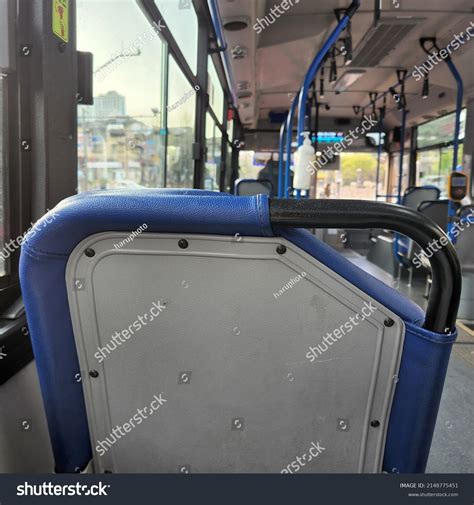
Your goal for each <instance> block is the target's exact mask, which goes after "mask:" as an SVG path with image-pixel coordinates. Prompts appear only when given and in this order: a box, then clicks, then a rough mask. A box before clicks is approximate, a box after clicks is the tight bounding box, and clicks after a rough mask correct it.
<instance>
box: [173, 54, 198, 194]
mask: <svg viewBox="0 0 474 505" xmlns="http://www.w3.org/2000/svg"><path fill="white" fill-rule="evenodd" d="M196 91H197V90H195V89H194V88H193V87H192V86H191V84H189V82H188V81H187V80H186V78H185V77H184V75H183V73H182V72H181V70H180V69H179V68H178V65H177V64H176V62H175V61H174V59H173V58H172V57H171V56H170V58H169V81H168V105H167V110H168V152H167V164H166V165H167V175H166V186H167V187H169V188H192V187H193V177H194V165H193V153H192V146H193V142H194V118H195V114H196Z"/></svg>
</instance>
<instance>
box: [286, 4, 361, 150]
mask: <svg viewBox="0 0 474 505" xmlns="http://www.w3.org/2000/svg"><path fill="white" fill-rule="evenodd" d="M359 7H360V0H353V1H352V3H351V5H350V6H349V7H348V9H347V10H346V13H345V14H344V16H343V18H342V19H341V20H340V21H339V22H338V24H337V26H336V28H335V29H334V31H333V32H332V33H331V35H330V36H329V38H328V40H327V41H326V42H325V43H324V45H323V47H322V48H321V50H320V51H319V52H318V54H317V55H316V57H315V58H314V60H313V62H312V63H311V65H310V67H309V69H308V72H307V73H306V76H305V78H304V81H303V86H302V87H301V90H300V93H299V103H298V134H297V141H298V146H300V145H302V144H303V137H302V135H301V134H302V133H303V131H304V128H305V108H306V102H307V100H308V91H309V88H310V86H311V84H312V83H313V81H314V79H315V77H316V74H317V73H318V70H319V69H320V68H321V65H322V64H323V62H324V59H325V58H326V55H327V53H328V52H329V50H330V49H331V47H332V46H333V45H334V44H335V43H336V42H337V40H338V39H339V37H340V35H341V33H342V32H343V31H344V30H345V29H346V27H347V25H348V23H349V21H350V20H351V18H352V16H353V15H354V14H355V13H356V11H357V9H358V8H359ZM287 132H288V129H287Z"/></svg>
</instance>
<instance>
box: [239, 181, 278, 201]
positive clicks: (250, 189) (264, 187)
mask: <svg viewBox="0 0 474 505" xmlns="http://www.w3.org/2000/svg"><path fill="white" fill-rule="evenodd" d="M234 194H235V195H237V196H255V195H267V196H270V197H271V196H273V184H272V182H271V181H270V180H267V179H259V180H255V179H238V180H237V181H235V189H234Z"/></svg>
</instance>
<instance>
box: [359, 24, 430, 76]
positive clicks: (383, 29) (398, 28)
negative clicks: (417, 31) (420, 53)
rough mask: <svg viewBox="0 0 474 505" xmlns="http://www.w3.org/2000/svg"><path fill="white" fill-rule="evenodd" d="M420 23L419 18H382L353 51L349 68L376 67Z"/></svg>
mask: <svg viewBox="0 0 474 505" xmlns="http://www.w3.org/2000/svg"><path fill="white" fill-rule="evenodd" d="M419 21H421V18H410V19H407V18H382V19H380V20H379V21H377V22H376V23H375V25H373V26H372V27H371V28H370V30H369V31H368V32H367V33H366V34H365V35H364V37H363V38H362V40H361V42H360V44H359V45H358V46H357V47H356V49H355V50H354V56H353V58H352V63H351V64H350V66H351V67H368V68H372V67H376V66H377V65H378V64H379V63H380V62H381V61H382V60H383V59H384V58H385V57H386V56H387V55H388V53H390V51H392V50H393V49H394V48H395V46H396V45H397V44H398V43H399V42H400V41H401V40H403V39H404V38H405V37H406V36H407V35H408V33H409V32H410V31H411V30H412V29H413V28H414V27H415V25H416V24H417V23H418V22H419Z"/></svg>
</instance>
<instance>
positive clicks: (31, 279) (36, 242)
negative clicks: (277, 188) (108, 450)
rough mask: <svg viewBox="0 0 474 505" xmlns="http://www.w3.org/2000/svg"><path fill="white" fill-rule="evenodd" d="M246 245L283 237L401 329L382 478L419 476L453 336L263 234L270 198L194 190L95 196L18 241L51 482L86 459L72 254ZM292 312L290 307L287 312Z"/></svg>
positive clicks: (387, 294) (330, 256)
mask: <svg viewBox="0 0 474 505" xmlns="http://www.w3.org/2000/svg"><path fill="white" fill-rule="evenodd" d="M143 223H148V228H147V230H146V232H153V233H189V234H206V235H225V236H236V234H239V235H241V236H244V235H245V236H250V237H272V236H282V237H284V238H286V239H287V240H289V241H290V242H292V243H293V244H295V245H296V246H297V247H299V248H301V249H302V250H303V251H305V252H306V253H308V254H309V255H311V256H312V257H313V258H315V260H317V261H319V262H321V263H322V264H323V265H326V266H327V267H328V268H330V269H331V270H332V271H333V272H335V273H337V274H338V275H339V276H341V277H342V278H343V279H345V280H347V281H348V282H350V283H351V284H352V285H354V286H357V287H358V288H359V289H360V290H361V291H363V292H365V293H367V294H368V295H369V296H371V297H372V298H373V299H374V300H376V301H377V302H378V303H380V304H381V305H383V306H384V307H387V308H388V309H389V310H391V311H392V312H394V313H395V314H397V315H398V316H399V317H400V318H401V319H402V320H403V321H404V323H405V328H406V334H405V341H404V347H403V355H402V361H401V365H400V371H399V377H398V382H397V386H396V391H395V396H394V400H393V404H392V410H391V415H390V422H389V426H388V432H387V438H386V445H385V456H384V463H383V469H384V470H386V471H388V472H406V473H409V472H423V471H424V469H425V466H426V462H427V458H428V454H429V449H430V445H431V439H432V435H433V431H434V425H435V421H436V416H437V411H438V407H439V401H440V398H441V392H442V389H443V384H444V378H445V375H446V369H447V365H448V360H449V355H450V351H451V347H452V344H453V342H454V341H455V339H456V333H453V334H436V333H433V332H430V331H427V330H425V329H423V328H422V327H421V326H422V324H423V320H424V313H423V311H422V310H421V309H420V308H419V307H418V306H417V305H415V304H414V303H413V302H411V301H410V300H408V299H407V298H406V297H404V296H402V295H401V294H400V293H399V292H397V291H395V290H393V289H391V288H390V287H388V286H387V285H385V284H383V283H382V282H380V281H378V280H377V279H375V278H373V277H371V276H370V275H369V274H367V273H366V272H364V271H362V270H361V269H359V268H358V267H356V266H355V265H353V264H352V263H351V262H349V261H348V260H347V259H345V258H344V257H343V256H341V255H340V254H338V253H337V252H336V251H334V250H333V249H332V248H331V247H329V246H328V245H327V244H324V243H323V242H321V241H319V240H318V239H316V238H315V237H314V236H313V235H312V234H310V233H309V232H307V231H305V230H296V229H286V228H275V229H273V228H272V226H271V224H270V217H269V206H268V197H267V196H265V195H257V196H247V197H233V196H229V195H224V194H220V193H213V192H204V191H203V192H201V191H193V190H183V191H164V190H151V189H150V190H140V191H98V192H92V193H86V194H81V195H78V196H74V197H71V198H68V199H66V200H64V201H63V202H61V203H60V204H59V205H58V206H57V207H56V208H55V209H53V210H52V211H50V212H49V213H48V214H47V215H46V216H44V217H43V218H42V219H41V220H40V221H39V222H38V224H37V226H35V227H34V228H33V230H31V231H30V233H29V234H28V235H27V236H26V237H25V240H24V242H23V244H22V251H21V259H20V280H21V287H22V293H23V298H24V302H25V307H26V313H27V318H28V324H29V328H30V333H31V338H32V343H33V348H34V353H35V359H36V364H37V369H38V374H39V379H40V384H41V389H42V395H43V401H44V405H45V411H46V414H47V419H48V425H49V431H50V436H51V442H52V447H53V452H54V455H55V461H56V471H57V472H74V471H78V470H80V469H82V468H84V467H85V466H86V465H87V463H88V462H89V461H90V459H91V456H92V449H91V443H90V437H89V429H88V421H87V415H86V409H85V402H84V394H83V389H82V384H81V383H80V382H78V381H77V379H76V377H77V372H78V371H79V363H78V356H77V351H76V347H75V341H74V333H73V329H72V323H71V316H70V310H69V305H68V298H67V289H66V285H65V270H66V265H67V262H68V259H69V256H70V254H71V252H72V251H73V250H74V248H75V247H76V246H77V245H78V244H79V243H80V242H81V241H82V240H84V239H85V238H87V237H89V236H91V235H94V234H97V233H101V232H110V231H116V232H131V231H133V230H136V229H137V228H138V227H140V226H141V225H142V224H143ZM290 309H291V307H290Z"/></svg>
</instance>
